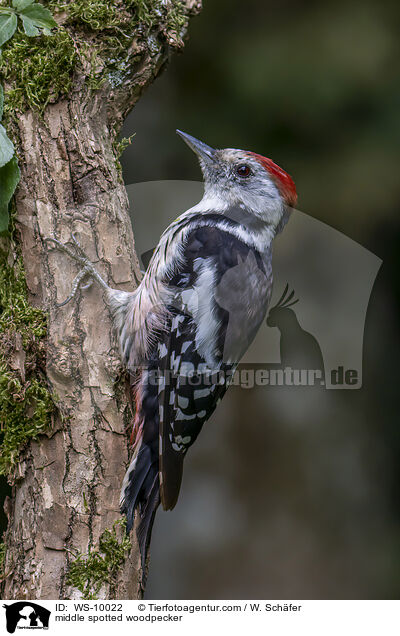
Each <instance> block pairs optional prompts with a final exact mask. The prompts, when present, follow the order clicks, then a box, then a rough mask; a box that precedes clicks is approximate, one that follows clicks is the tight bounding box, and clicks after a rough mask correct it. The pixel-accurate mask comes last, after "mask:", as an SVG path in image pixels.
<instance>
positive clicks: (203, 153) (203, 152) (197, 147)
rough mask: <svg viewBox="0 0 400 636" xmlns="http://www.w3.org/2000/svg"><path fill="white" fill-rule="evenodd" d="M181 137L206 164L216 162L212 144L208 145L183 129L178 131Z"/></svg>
mask: <svg viewBox="0 0 400 636" xmlns="http://www.w3.org/2000/svg"><path fill="white" fill-rule="evenodd" d="M176 132H177V133H178V135H179V136H180V137H182V139H183V141H184V142H185V143H186V144H187V145H188V146H189V148H191V149H192V150H193V152H195V153H196V155H197V156H198V157H200V159H202V160H203V161H204V163H206V164H210V163H214V155H215V150H214V148H211V146H207V144H204V143H203V142H202V141H200V140H199V139H196V137H192V135H188V134H187V133H184V132H182V131H181V130H177V131H176Z"/></svg>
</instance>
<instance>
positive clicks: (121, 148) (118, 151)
mask: <svg viewBox="0 0 400 636" xmlns="http://www.w3.org/2000/svg"><path fill="white" fill-rule="evenodd" d="M135 135H136V133H133V135H131V136H130V137H122V139H119V140H118V141H116V142H115V143H114V152H115V156H116V157H117V159H119V158H120V156H121V155H122V154H123V153H124V152H125V150H126V149H127V148H128V146H130V145H131V143H132V139H133V138H134V136H135Z"/></svg>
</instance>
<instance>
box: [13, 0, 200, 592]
mask: <svg viewBox="0 0 400 636" xmlns="http://www.w3.org/2000/svg"><path fill="white" fill-rule="evenodd" d="M198 4H199V3H197V2H193V1H192V0H186V5H187V7H188V9H190V10H193V9H198V8H199V6H198ZM156 41H157V40H156ZM167 57H168V45H167V44H166V43H165V42H163V41H162V40H161V39H160V40H158V45H157V47H156V48H155V47H154V41H153V43H152V48H151V49H150V47H149V46H145V45H143V43H142V44H141V48H140V49H139V51H138V50H136V51H135V52H134V56H132V59H133V60H134V62H133V63H132V68H131V72H130V76H129V77H128V78H125V80H124V84H123V86H120V87H119V88H117V89H116V88H115V87H114V88H112V87H111V86H110V85H109V84H108V83H106V84H105V85H104V86H103V87H102V88H101V90H100V91H97V92H95V93H91V92H90V91H89V90H88V89H87V88H86V85H85V78H84V76H83V75H81V76H77V77H76V78H75V81H74V87H73V90H72V92H71V93H70V95H69V96H68V98H67V99H63V100H61V101H59V102H58V103H56V104H51V105H49V106H48V107H47V108H46V110H45V112H44V114H43V116H41V115H38V114H36V113H34V112H33V111H27V112H25V113H23V114H22V115H21V116H20V118H19V122H18V139H19V146H18V152H19V157H20V165H21V170H22V178H21V184H20V187H19V190H18V193H17V197H16V205H17V219H16V223H17V230H18V235H19V238H20V242H21V248H22V255H23V260H24V264H25V270H26V278H27V286H28V290H29V296H30V301H31V302H32V303H33V304H34V305H36V306H40V307H43V308H45V310H46V311H47V312H48V317H49V318H48V338H47V345H46V346H47V379H48V382H49V386H50V387H51V389H52V390H53V391H54V392H55V393H56V395H57V397H58V400H59V406H60V408H59V413H58V415H57V416H56V417H55V418H54V422H53V429H52V430H51V431H50V433H49V436H48V437H43V438H41V439H40V441H38V442H33V443H31V444H30V446H29V448H27V449H26V450H25V451H24V453H23V455H22V458H21V461H20V464H19V468H18V475H17V476H16V479H15V485H14V489H13V498H12V502H11V505H8V507H7V512H8V515H9V526H8V531H7V537H6V542H7V557H6V562H5V572H6V574H7V575H8V576H7V578H6V580H5V589H4V593H3V597H4V598H7V599H23V598H29V599H57V598H77V597H79V596H80V593H79V592H78V590H77V589H74V588H72V587H71V586H70V585H68V579H67V573H68V568H69V564H70V561H71V560H73V558H74V554H76V553H77V552H79V553H83V554H86V553H87V552H88V550H89V549H90V548H95V547H96V546H98V542H99V538H100V536H101V534H102V533H103V531H104V530H105V529H106V528H108V529H110V528H111V527H112V525H113V522H114V521H115V520H116V519H119V518H120V514H119V506H118V499H119V491H120V484H121V481H122V478H123V474H124V471H125V468H126V465H127V462H128V453H129V443H128V436H129V431H128V433H127V428H129V422H130V420H131V415H132V414H131V411H130V405H129V399H128V397H127V395H126V392H125V390H124V387H123V382H120V383H119V384H118V383H117V384H116V380H117V379H118V375H119V373H120V371H121V369H120V363H119V357H118V352H117V347H116V342H115V338H114V335H113V331H112V324H111V321H110V318H109V315H108V312H107V309H106V306H105V304H104V302H103V298H102V294H101V291H100V290H99V288H98V286H96V285H95V284H94V285H92V287H91V288H90V289H89V290H87V291H85V292H83V293H81V294H80V295H79V296H78V299H77V300H76V301H74V302H71V303H69V304H68V305H66V306H65V307H62V308H57V307H56V302H60V301H62V300H64V299H65V298H66V297H67V296H68V294H69V292H70V290H71V284H72V281H73V279H74V277H75V275H76V274H77V266H76V264H75V263H74V262H72V261H71V259H69V257H68V256H67V255H65V254H64V253H61V252H59V251H57V250H54V249H52V248H50V247H49V246H48V245H47V244H46V243H45V241H44V239H45V238H46V237H51V236H54V237H56V238H58V239H59V240H61V241H63V242H66V241H68V240H69V238H70V236H71V232H74V233H75V234H76V235H77V237H78V238H79V240H80V242H81V245H82V247H83V248H84V250H85V251H86V253H87V255H88V256H89V257H90V259H91V260H92V261H93V262H94V263H95V265H96V267H97V269H98V271H99V272H100V274H101V275H102V276H104V278H105V279H106V280H107V281H108V282H109V284H110V285H112V286H115V287H118V288H120V289H126V290H131V289H133V288H134V287H135V285H136V284H137V281H138V279H139V277H140V272H139V266H138V260H137V257H136V255H135V251H134V238H133V232H132V227H131V222H130V218H129V214H128V200H127V196H126V192H125V188H124V186H123V184H122V182H121V177H120V174H119V170H118V167H117V163H116V157H115V151H114V149H113V141H114V140H115V130H116V127H117V128H118V127H119V125H120V124H121V122H122V120H123V117H124V116H125V115H126V114H127V112H128V111H129V110H130V108H131V107H132V106H133V105H134V103H135V101H137V99H138V98H139V96H140V94H141V92H142V90H143V89H144V88H145V87H146V86H147V85H148V84H149V83H151V81H152V80H153V79H154V78H155V77H156V75H157V74H158V72H159V71H160V69H161V68H162V66H163V65H164V63H165V61H166V59H167ZM131 543H132V548H131V551H130V554H129V556H128V557H127V559H126V562H125V564H124V566H123V567H122V568H121V570H120V572H119V574H118V577H117V580H116V581H114V582H113V583H112V584H110V583H108V584H105V585H103V586H102V588H101V591H100V594H99V596H100V597H101V598H121V599H123V598H139V597H140V595H141V593H142V591H141V589H140V583H139V580H140V561H139V556H138V551H137V546H136V538H135V536H134V533H132V534H131Z"/></svg>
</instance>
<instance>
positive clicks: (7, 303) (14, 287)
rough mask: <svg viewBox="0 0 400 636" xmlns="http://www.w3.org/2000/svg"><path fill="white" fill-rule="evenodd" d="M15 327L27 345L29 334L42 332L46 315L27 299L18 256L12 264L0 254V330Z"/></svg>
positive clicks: (38, 335) (8, 329)
mask: <svg viewBox="0 0 400 636" xmlns="http://www.w3.org/2000/svg"><path fill="white" fill-rule="evenodd" d="M9 331H18V332H19V333H20V334H21V336H22V344H23V346H24V347H27V346H28V345H29V343H30V341H31V340H32V337H33V338H36V339H40V338H44V336H45V335H46V316H45V314H44V313H43V312H42V311H41V310H40V309H37V308H36V307H32V306H31V305H30V304H29V303H28V299H27V292H26V282H25V273H24V267H23V264H22V259H21V258H19V259H18V260H17V262H16V264H15V266H14V267H11V266H10V265H9V264H8V263H7V256H6V254H5V253H3V254H1V255H0V333H5V332H9Z"/></svg>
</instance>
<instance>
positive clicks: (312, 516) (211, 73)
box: [122, 0, 400, 599]
mask: <svg viewBox="0 0 400 636" xmlns="http://www.w3.org/2000/svg"><path fill="white" fill-rule="evenodd" d="M399 18H400V5H399V4H398V3H397V2H390V1H385V2H377V1H375V2H368V1H367V2H365V1H363V2H351V3H349V2H345V1H340V0H339V1H337V0H336V1H334V2H333V1H332V2H329V1H324V2H322V3H321V2H307V3H305V2H299V1H294V0H284V1H282V2H279V3H278V2H274V3H272V2H270V1H266V2H260V1H258V2H257V1H255V0H250V1H247V2H245V3H244V2H240V1H239V0H218V1H214V2H211V1H207V0H206V1H205V7H204V9H203V12H202V13H201V15H200V16H199V17H197V18H195V19H194V20H193V21H192V24H191V28H190V38H189V41H188V43H187V46H186V48H185V51H184V53H183V55H181V56H174V57H173V58H172V60H171V63H170V65H169V67H168V68H167V71H166V72H165V73H164V74H163V76H162V77H161V78H160V79H158V80H157V81H156V82H155V84H154V85H153V87H151V88H150V89H149V91H148V92H147V93H146V94H145V95H144V96H143V97H142V99H141V101H140V102H139V104H138V105H137V106H136V108H135V109H134V111H133V112H132V114H131V115H130V117H129V118H128V120H127V123H126V125H125V128H124V133H123V134H124V135H125V136H128V135H131V134H133V133H136V136H135V137H134V139H133V142H132V145H131V146H129V148H128V149H127V150H126V151H125V154H124V155H123V160H122V162H123V169H124V177H125V181H126V183H127V184H130V183H134V182H139V181H148V180H164V179H199V178H200V171H199V168H198V166H197V164H196V161H195V159H194V157H193V156H192V155H191V154H190V152H189V151H188V150H187V148H186V146H185V145H184V144H182V141H181V140H180V139H179V138H178V137H177V136H176V135H175V132H174V131H175V128H180V129H181V130H184V131H187V132H189V133H191V134H193V135H195V136H196V137H199V138H200V139H202V140H204V141H206V142H207V143H209V144H210V145H212V146H216V147H226V146H229V147H236V148H245V149H251V150H254V151H256V152H259V153H261V154H264V155H267V156H270V157H271V158H273V159H274V161H276V162H277V163H278V164H280V165H281V166H282V167H284V168H285V169H286V170H287V171H288V172H289V173H290V174H292V175H293V177H294V179H295V181H296V184H297V188H298V192H299V204H298V207H299V208H300V209H301V210H303V211H305V212H307V213H308V214H310V215H312V216H314V217H316V218H318V219H320V220H321V221H324V222H326V223H328V224H330V225H332V226H333V227H335V228H336V229H338V230H340V231H341V232H344V233H345V234H347V235H348V236H350V237H351V238H353V239H354V240H356V241H358V242H360V243H362V244H363V245H364V246H365V247H367V248H368V249H369V250H371V251H372V252H374V253H376V254H377V255H378V256H379V257H380V258H382V259H383V265H382V268H381V270H380V272H379V274H378V278H377V280H376V284H375V287H374V289H373V293H372V296H371V302H370V306H369V310H368V315H367V322H366V329H365V340H364V373H363V388H362V389H360V390H357V391H334V392H333V391H324V392H322V391H321V392H315V391H310V390H309V389H297V390H295V391H292V392H290V393H288V392H287V391H286V390H284V389H276V390H275V391H273V390H272V389H268V390H266V389H265V388H256V389H251V390H244V389H236V388H232V389H231V390H230V392H229V393H228V395H227V396H226V398H225V400H224V402H223V403H222V404H221V406H220V407H219V411H218V412H217V413H216V414H215V415H214V417H213V418H212V420H211V421H210V422H209V423H208V424H207V425H206V427H205V430H204V431H203V432H202V435H201V436H200V438H199V440H198V441H197V442H196V444H195V446H194V447H193V448H192V449H191V451H190V454H189V456H188V458H187V460H186V467H185V475H184V483H183V488H182V492H181V497H180V500H179V502H178V505H177V507H176V509H175V510H174V511H173V512H172V513H162V512H160V513H158V516H157V520H156V525H155V531H154V539H153V546H152V559H151V568H150V576H149V586H148V591H147V597H148V598H171V599H173V598H188V599H193V598H211V599H214V598H251V597H253V598H272V599H277V598H332V599H335V598H363V599H366V598H396V597H398V595H399V591H400V590H399V587H400V586H399V578H398V571H399V567H398V566H399V551H400V540H399V509H398V505H397V495H398V493H397V485H398V477H399V471H398V467H397V466H398V464H397V463H396V460H398V450H399V434H398V416H397V411H398V386H397V383H398V355H397V353H398V345H399V336H398V331H397V329H396V326H397V324H398V313H399V267H398V265H399V263H398V260H399V252H398V231H399V221H398V219H399V204H400V179H399V168H400V165H399V133H400V115H399V109H400V74H399V62H398V60H399V53H400V50H399V49H400V46H399V37H398V33H399V26H400V25H399V21H400V20H399ZM179 212H181V210H177V213H179ZM153 213H154V214H157V211H156V210H154V211H151V214H153ZM134 214H135V211H134V209H133V220H134ZM149 218H150V211H149ZM304 258H307V254H305V255H304ZM315 266H316V267H318V263H316V264H315Z"/></svg>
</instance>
